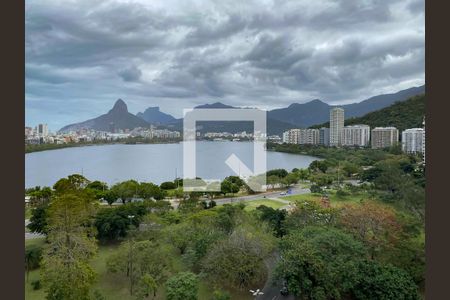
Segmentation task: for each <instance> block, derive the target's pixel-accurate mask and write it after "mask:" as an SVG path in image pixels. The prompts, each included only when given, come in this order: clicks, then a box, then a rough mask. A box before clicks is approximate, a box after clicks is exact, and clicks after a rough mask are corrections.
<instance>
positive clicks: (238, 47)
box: [25, 0, 424, 130]
mask: <svg viewBox="0 0 450 300" xmlns="http://www.w3.org/2000/svg"><path fill="white" fill-rule="evenodd" d="M256 4H258V5H256ZM200 8H201V9H200ZM275 8H276V9H275ZM199 11H201V12H202V13H198V12H199ZM275 12H276V13H275ZM299 12H301V14H300V15H301V16H302V17H301V18H295V17H294V16H298V15H299ZM350 12H351V14H350ZM25 15H26V37H25V42H26V69H25V71H26V95H25V104H26V122H27V124H37V123H40V122H44V121H45V122H47V123H48V124H49V128H51V129H52V130H55V129H57V128H59V127H61V126H63V125H65V124H68V123H72V122H76V121H77V120H82V119H89V118H91V117H93V116H94V113H93V111H97V112H98V111H104V110H106V109H107V107H108V106H109V105H110V103H111V101H114V100H115V99H117V98H124V99H125V100H126V101H127V102H128V103H129V106H130V111H132V112H134V113H136V112H138V111H143V110H144V109H145V108H146V107H148V106H160V107H161V110H162V111H164V112H167V113H170V114H172V115H174V116H175V117H180V116H181V111H182V108H185V107H193V106H195V105H198V104H203V103H211V102H216V101H221V102H224V103H227V104H229V105H234V106H257V107H260V108H264V109H273V108H275V107H284V106H287V105H288V104H290V103H294V102H296V103H303V102H306V101H309V100H312V99H321V100H323V101H325V102H327V103H329V104H333V105H340V104H345V103H350V102H355V101H358V100H361V99H364V98H368V97H370V96H374V95H378V94H382V93H389V92H395V91H398V90H401V89H405V88H409V87H411V86H418V85H422V84H423V83H424V15H423V1H415V0H414V1H406V2H405V1H389V2H387V1H386V3H381V2H370V1H369V2H364V3H363V2H350V1H333V2H321V3H310V2H306V1H292V2H289V1H286V2H283V3H279V2H276V1H273V2H272V1H267V2H264V3H261V2H258V3H252V2H245V3H240V4H239V5H231V4H230V3H221V2H213V1H190V2H189V3H185V4H179V3H178V4H177V5H175V4H174V2H171V1H165V2H164V3H163V2H162V1H152V4H151V5H147V4H145V2H144V1H139V2H138V1H133V2H127V3H125V2H122V1H109V2H106V1H99V2H96V3H95V4H93V3H92V2H89V1H84V0H82V1H73V3H71V5H70V6H68V5H62V4H59V3H58V2H56V1H39V2H37V1H29V2H27V3H26V14H25ZM349 15H350V16H351V17H345V18H343V17H339V16H349ZM61 16H64V17H61ZM323 20H327V21H326V22H324V21H323ZM330 20H334V21H333V22H330ZM274 105H276V106H274Z"/></svg>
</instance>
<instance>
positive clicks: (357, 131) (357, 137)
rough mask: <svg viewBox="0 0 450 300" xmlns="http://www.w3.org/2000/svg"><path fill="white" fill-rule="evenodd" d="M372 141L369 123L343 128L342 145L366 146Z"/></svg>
mask: <svg viewBox="0 0 450 300" xmlns="http://www.w3.org/2000/svg"><path fill="white" fill-rule="evenodd" d="M369 141H370V127H369V126H368V125H351V126H345V127H344V128H343V130H342V146H356V147H366V146H368V145H369Z"/></svg>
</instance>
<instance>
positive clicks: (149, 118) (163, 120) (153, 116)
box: [136, 106, 176, 125]
mask: <svg viewBox="0 0 450 300" xmlns="http://www.w3.org/2000/svg"><path fill="white" fill-rule="evenodd" d="M136 116H137V117H139V118H141V119H143V120H144V121H146V122H147V123H150V124H155V125H165V124H168V123H171V122H174V121H175V120H176V119H175V118H174V117H172V116H171V115H169V114H166V113H163V112H162V111H160V110H159V107H158V106H155V107H149V108H147V109H146V110H145V111H144V112H143V113H142V112H138V113H137V114H136Z"/></svg>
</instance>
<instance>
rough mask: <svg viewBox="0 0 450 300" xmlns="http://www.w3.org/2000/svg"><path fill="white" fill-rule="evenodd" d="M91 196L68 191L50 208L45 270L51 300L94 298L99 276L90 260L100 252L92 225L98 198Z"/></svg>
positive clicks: (59, 196)
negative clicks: (95, 283)
mask: <svg viewBox="0 0 450 300" xmlns="http://www.w3.org/2000/svg"><path fill="white" fill-rule="evenodd" d="M69 190H71V189H69ZM61 191H62V190H61V189H60V190H59V193H61ZM87 195H88V194H85V193H82V192H74V191H71V192H68V191H67V190H66V193H64V194H59V195H58V196H56V197H55V198H54V199H53V200H52V203H51V205H50V207H49V217H48V241H49V244H48V246H47V247H46V250H45V254H44V257H43V260H42V269H41V273H42V279H43V282H44V286H45V288H46V292H47V299H49V300H62V299H64V300H66V299H67V300H84V299H86V300H87V299H89V297H90V296H89V294H90V288H91V286H92V284H93V283H94V279H95V273H94V271H93V269H92V268H91V266H90V264H89V259H90V258H91V257H92V256H93V255H94V254H95V252H96V249H97V248H96V241H95V238H94V230H93V228H92V225H91V224H92V220H91V219H92V216H93V214H94V212H95V208H94V206H93V204H92V203H93V201H94V198H91V197H88V196H87Z"/></svg>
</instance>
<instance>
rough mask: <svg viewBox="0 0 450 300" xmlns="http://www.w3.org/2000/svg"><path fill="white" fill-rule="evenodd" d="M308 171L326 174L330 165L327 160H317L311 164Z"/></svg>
mask: <svg viewBox="0 0 450 300" xmlns="http://www.w3.org/2000/svg"><path fill="white" fill-rule="evenodd" d="M308 169H309V170H311V171H320V172H322V173H326V172H327V169H328V164H327V162H326V161H325V160H315V161H313V162H312V163H310V164H309V167H308Z"/></svg>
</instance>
